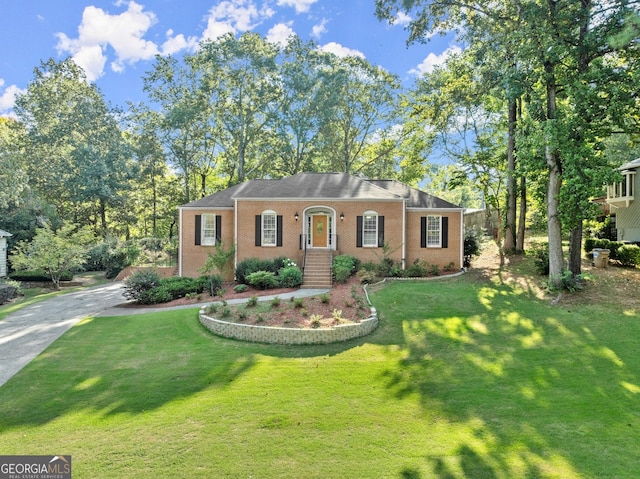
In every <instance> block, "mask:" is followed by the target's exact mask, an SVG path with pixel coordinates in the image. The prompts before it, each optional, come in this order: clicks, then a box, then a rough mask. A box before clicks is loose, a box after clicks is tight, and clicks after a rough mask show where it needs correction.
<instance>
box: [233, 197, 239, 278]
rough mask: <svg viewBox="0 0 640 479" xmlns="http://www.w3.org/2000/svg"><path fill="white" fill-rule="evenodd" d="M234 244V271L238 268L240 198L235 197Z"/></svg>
mask: <svg viewBox="0 0 640 479" xmlns="http://www.w3.org/2000/svg"><path fill="white" fill-rule="evenodd" d="M233 245H234V246H235V248H234V249H235V253H234V254H233V271H234V277H235V270H236V269H238V198H234V199H233Z"/></svg>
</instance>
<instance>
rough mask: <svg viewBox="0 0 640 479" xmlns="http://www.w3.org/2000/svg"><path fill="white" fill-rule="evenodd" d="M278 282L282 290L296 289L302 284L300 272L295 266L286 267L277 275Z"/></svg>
mask: <svg viewBox="0 0 640 479" xmlns="http://www.w3.org/2000/svg"><path fill="white" fill-rule="evenodd" d="M278 282H279V283H280V286H281V287H283V288H297V287H298V286H300V285H301V284H302V271H300V268H298V267H297V266H287V267H286V268H282V269H281V270H280V272H279V273H278Z"/></svg>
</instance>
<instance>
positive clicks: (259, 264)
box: [236, 256, 288, 284]
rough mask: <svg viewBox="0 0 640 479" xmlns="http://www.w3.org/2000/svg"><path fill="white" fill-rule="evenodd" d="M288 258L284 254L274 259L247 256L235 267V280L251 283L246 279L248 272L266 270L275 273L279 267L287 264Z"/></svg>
mask: <svg viewBox="0 0 640 479" xmlns="http://www.w3.org/2000/svg"><path fill="white" fill-rule="evenodd" d="M287 262H288V259H287V258H285V257H284V256H282V257H278V258H275V259H258V258H247V259H245V260H243V261H241V262H240V263H238V266H237V267H236V280H237V281H238V283H243V284H251V283H249V281H248V277H249V275H250V274H252V273H255V272H257V271H268V272H271V273H273V274H274V275H276V274H277V273H278V271H280V269H282V268H283V267H285V266H287V265H286V263H287Z"/></svg>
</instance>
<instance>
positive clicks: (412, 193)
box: [368, 180, 460, 208]
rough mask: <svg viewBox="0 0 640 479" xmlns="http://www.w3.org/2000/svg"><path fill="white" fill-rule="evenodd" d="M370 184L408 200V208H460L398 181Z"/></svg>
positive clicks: (379, 181)
mask: <svg viewBox="0 0 640 479" xmlns="http://www.w3.org/2000/svg"><path fill="white" fill-rule="evenodd" d="M368 181H369V183H371V184H374V185H376V186H379V187H380V188H384V189H386V190H388V191H390V192H392V193H394V194H395V195H397V196H400V197H401V198H404V199H406V200H407V207H408V208H460V207H459V206H458V205H454V204H453V203H449V202H448V201H445V200H443V199H442V198H438V197H437V196H433V195H430V194H429V193H425V192H424V191H421V190H418V189H417V188H412V187H411V186H408V185H405V184H404V183H401V182H399V181H396V180H368Z"/></svg>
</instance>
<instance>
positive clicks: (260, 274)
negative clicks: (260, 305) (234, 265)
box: [247, 271, 278, 289]
mask: <svg viewBox="0 0 640 479" xmlns="http://www.w3.org/2000/svg"><path fill="white" fill-rule="evenodd" d="M247 282H248V283H249V284H250V285H251V286H254V287H256V288H258V289H269V288H275V287H276V286H278V280H277V279H276V275H275V274H273V273H272V272H271V271H256V272H255V273H251V274H250V275H249V276H247Z"/></svg>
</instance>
